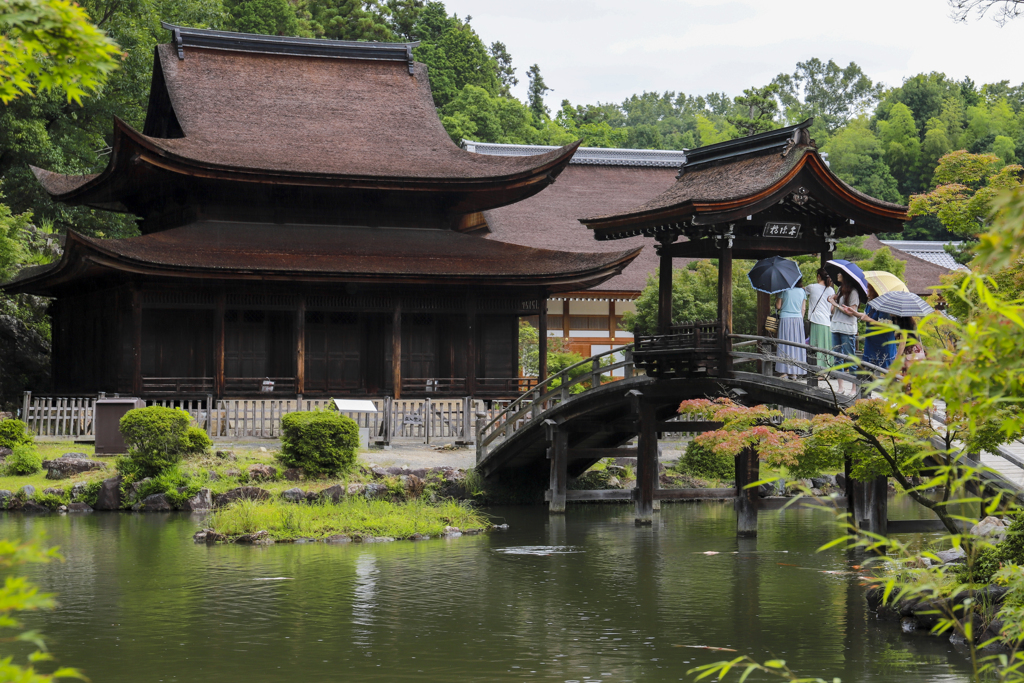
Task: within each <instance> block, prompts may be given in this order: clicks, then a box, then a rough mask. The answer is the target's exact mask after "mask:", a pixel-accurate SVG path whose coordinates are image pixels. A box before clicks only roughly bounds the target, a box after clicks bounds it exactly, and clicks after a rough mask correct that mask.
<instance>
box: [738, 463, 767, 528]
mask: <svg viewBox="0 0 1024 683" xmlns="http://www.w3.org/2000/svg"><path fill="white" fill-rule="evenodd" d="M760 472H761V461H760V459H759V458H758V457H757V451H755V450H754V449H753V448H744V449H743V450H742V451H740V454H739V455H737V456H736V535H737V536H757V507H758V503H759V496H758V493H757V489H756V488H749V489H748V488H746V486H747V484H752V483H754V482H755V481H757V480H759V479H760V478H761V475H760Z"/></svg>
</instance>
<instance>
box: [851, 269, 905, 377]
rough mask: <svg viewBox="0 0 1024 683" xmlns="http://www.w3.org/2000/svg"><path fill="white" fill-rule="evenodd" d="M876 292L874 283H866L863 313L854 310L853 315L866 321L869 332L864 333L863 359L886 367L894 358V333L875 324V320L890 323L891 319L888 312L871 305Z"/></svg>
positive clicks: (876, 294) (875, 297)
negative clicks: (866, 293) (866, 290)
mask: <svg viewBox="0 0 1024 683" xmlns="http://www.w3.org/2000/svg"><path fill="white" fill-rule="evenodd" d="M877 298H878V293H877V292H876V291H875V287H874V285H871V284H868V303H867V305H866V306H865V307H864V312H863V313H858V312H857V311H854V317H855V318H857V319H858V320H860V321H861V322H864V323H867V325H868V330H869V331H870V332H871V334H866V335H864V361H865V362H866V363H871V364H872V365H877V366H878V367H880V368H885V369H888V367H889V366H890V365H891V364H892V362H893V361H894V360H896V355H897V350H896V333H895V331H893V330H892V329H890V328H888V327H883V326H881V325H875V323H876V322H881V323H890V324H891V323H892V322H893V319H892V316H890V315H889V314H888V313H883V312H881V311H878V310H875V308H874V307H873V306H872V305H871V300H872V299H877Z"/></svg>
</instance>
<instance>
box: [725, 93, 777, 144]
mask: <svg viewBox="0 0 1024 683" xmlns="http://www.w3.org/2000/svg"><path fill="white" fill-rule="evenodd" d="M778 95H779V84H778V83H769V84H768V85H766V86H764V87H763V88H747V89H746V90H744V91H743V95H741V96H738V97H737V98H736V99H735V102H736V108H737V109H738V110H739V111H738V112H737V113H736V114H735V115H734V116H730V117H728V118H727V120H728V121H729V123H731V124H732V125H733V126H735V127H736V129H737V130H738V131H739V132H740V133H741V134H743V135H756V134H757V133H765V132H768V131H770V130H775V129H776V128H778V127H779V124H778V123H777V122H776V120H775V119H776V117H778V115H779V103H778V100H777V97H778Z"/></svg>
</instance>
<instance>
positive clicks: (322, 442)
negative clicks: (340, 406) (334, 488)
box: [277, 410, 359, 476]
mask: <svg viewBox="0 0 1024 683" xmlns="http://www.w3.org/2000/svg"><path fill="white" fill-rule="evenodd" d="M358 449H359V425H357V424H356V422H355V420H352V419H351V418H348V417H345V416H344V415H342V414H340V413H337V412H333V411H325V410H314V411H300V412H295V413H288V414H287V415H285V416H284V417H282V418H281V454H280V455H278V456H277V458H278V460H280V461H281V462H282V463H283V464H284V465H285V466H286V467H301V468H303V469H304V470H305V471H306V474H307V475H310V476H317V475H320V474H341V473H344V472H348V471H349V470H350V469H352V466H353V465H354V464H355V462H356V451H357V450H358Z"/></svg>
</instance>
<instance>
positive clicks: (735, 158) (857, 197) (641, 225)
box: [580, 121, 907, 240]
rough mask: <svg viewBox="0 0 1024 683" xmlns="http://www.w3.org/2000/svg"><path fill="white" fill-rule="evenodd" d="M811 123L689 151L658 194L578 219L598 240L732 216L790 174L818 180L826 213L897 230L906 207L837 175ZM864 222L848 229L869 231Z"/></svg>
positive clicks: (779, 194) (785, 185)
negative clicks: (864, 218)
mask: <svg viewBox="0 0 1024 683" xmlns="http://www.w3.org/2000/svg"><path fill="white" fill-rule="evenodd" d="M809 125H810V121H805V122H804V123H801V124H798V125H796V126H791V127H789V128H783V129H780V130H777V131H771V132H769V133H762V134H760V135H754V136H750V137H747V138H741V139H739V140H730V141H728V142H724V143H719V144H716V145H710V146H708V147H703V148H700V149H695V150H690V151H688V152H687V159H686V162H685V163H684V164H683V166H682V168H681V170H680V171H679V175H678V176H677V180H676V182H675V184H674V185H673V186H672V187H670V188H668V189H667V190H665V191H664V192H662V193H661V194H660V195H658V196H657V197H655V198H653V199H651V200H650V201H647V202H645V203H644V204H641V205H639V206H637V207H635V208H633V209H630V210H629V211H625V212H622V213H618V214H611V215H605V216H595V217H592V218H581V219H580V222H581V223H583V224H584V225H586V226H587V227H589V228H591V229H593V230H594V231H595V232H594V236H595V237H596V238H597V239H599V240H603V239H622V238H625V237H630V236H633V235H638V234H645V233H650V232H656V231H657V230H658V229H659V228H671V229H680V228H683V227H685V226H688V225H709V224H713V223H716V222H720V221H728V220H737V216H739V215H741V214H744V213H746V214H752V213H757V212H759V211H762V210H764V209H766V208H768V207H770V206H771V205H773V204H775V203H778V202H779V201H781V199H784V198H785V196H787V195H788V194H789V193H790V192H792V191H793V190H795V189H797V188H793V187H789V186H790V185H791V184H792V183H793V182H794V181H795V180H797V179H803V180H805V181H810V180H814V181H815V185H816V186H817V187H815V188H812V189H811V191H810V192H811V197H812V198H813V199H817V200H819V201H824V202H826V203H827V204H828V205H829V207H828V208H829V209H830V210H831V212H832V213H837V209H843V210H846V211H848V212H849V213H848V214H847V213H843V212H842V211H839V212H838V215H841V216H847V215H853V214H855V215H856V216H858V217H860V216H868V217H871V218H873V219H876V220H878V221H880V222H884V223H885V224H886V225H887V226H889V227H890V229H894V230H897V231H898V230H900V229H901V228H900V227H899V224H901V223H902V222H903V221H905V220H906V217H907V215H906V214H907V207H905V206H900V205H898V204H892V203H890V202H885V201H882V200H880V199H875V198H874V197H870V196H868V195H866V194H864V193H863V192H860V191H858V190H856V189H854V188H853V187H851V186H850V185H848V184H846V183H845V182H843V181H842V180H840V179H839V178H838V177H837V176H836V175H835V174H834V173H832V171H831V170H830V169H829V168H828V166H827V165H826V164H825V162H824V161H823V160H822V159H821V157H820V156H819V155H818V152H817V148H816V147H815V146H814V144H813V141H811V140H810V139H809V138H808V136H807V133H806V128H807V127H808V126H809ZM800 189H801V190H802V189H804V188H800ZM825 195H828V196H827V197H826V196H825ZM853 224H854V221H849V225H853ZM863 227H864V229H860V228H857V229H852V230H849V232H850V233H851V234H862V233H864V232H874V230H870V229H867V226H863ZM840 232H841V231H840ZM837 236H843V235H842V234H839V233H837Z"/></svg>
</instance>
